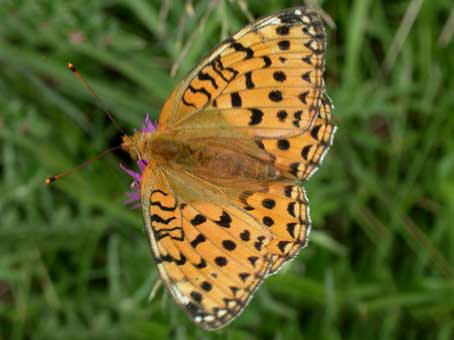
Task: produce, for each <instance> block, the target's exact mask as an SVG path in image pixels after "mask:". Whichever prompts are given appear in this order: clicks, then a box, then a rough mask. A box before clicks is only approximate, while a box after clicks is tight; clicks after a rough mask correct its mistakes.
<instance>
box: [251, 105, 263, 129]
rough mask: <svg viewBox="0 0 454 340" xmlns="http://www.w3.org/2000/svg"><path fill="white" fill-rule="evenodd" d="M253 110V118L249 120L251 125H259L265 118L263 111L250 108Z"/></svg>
mask: <svg viewBox="0 0 454 340" xmlns="http://www.w3.org/2000/svg"><path fill="white" fill-rule="evenodd" d="M249 111H251V113H252V114H251V120H250V121H249V125H250V126H252V125H257V124H259V123H260V122H261V121H262V118H263V112H262V111H261V110H259V109H254V108H252V109H249Z"/></svg>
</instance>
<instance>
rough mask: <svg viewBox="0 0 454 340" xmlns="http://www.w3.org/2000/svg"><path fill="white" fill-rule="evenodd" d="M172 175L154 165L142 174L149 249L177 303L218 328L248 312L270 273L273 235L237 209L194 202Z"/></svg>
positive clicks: (193, 316)
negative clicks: (270, 244) (255, 293)
mask: <svg viewBox="0 0 454 340" xmlns="http://www.w3.org/2000/svg"><path fill="white" fill-rule="evenodd" d="M174 175H175V174H173V175H172V174H171V173H170V176H168V173H167V171H165V170H161V169H159V168H158V167H156V166H154V167H152V166H150V165H149V166H148V167H147V168H146V170H145V172H144V175H143V178H145V181H143V183H145V184H143V186H142V188H141V193H142V213H143V219H144V222H145V229H146V232H147V235H148V238H149V241H150V247H151V249H152V253H153V255H154V258H155V262H156V263H157V267H158V270H159V272H160V274H161V278H162V279H163V281H164V283H165V285H166V286H167V288H168V289H169V291H170V293H171V294H172V296H173V297H174V298H175V300H176V301H177V303H178V304H180V305H182V306H183V308H184V309H185V311H186V312H187V314H188V315H189V317H190V318H191V319H192V320H193V321H194V322H195V323H197V324H198V325H200V326H202V327H203V328H206V329H209V330H212V329H217V328H220V327H222V326H224V325H225V324H226V323H228V322H229V321H231V320H232V319H233V318H234V317H235V316H236V315H238V314H239V313H240V312H241V311H242V310H243V309H244V307H245V306H246V304H247V302H248V301H249V299H250V297H251V296H252V294H253V293H254V291H255V289H256V288H257V287H258V285H259V284H260V283H261V282H262V281H263V279H264V277H265V276H266V275H267V273H268V271H269V269H270V266H271V260H272V255H271V254H269V253H268V251H267V248H266V247H267V245H268V244H269V243H270V242H271V234H270V233H269V232H267V231H266V230H265V229H263V228H262V227H261V225H260V224H259V223H257V222H255V221H254V220H253V219H252V218H251V217H250V216H249V215H248V214H247V213H245V212H244V211H243V210H242V209H240V208H238V207H236V206H234V205H230V204H224V205H221V204H218V203H215V202H213V203H212V202H206V201H205V202H197V201H193V200H192V196H191V195H185V194H182V193H181V192H180V191H178V189H175V185H178V183H176V182H173V180H172V178H173V176H174ZM178 178H179V179H180V180H181V179H182V180H185V178H184V175H183V176H182V175H181V174H179V177H178ZM196 181H198V180H196ZM199 184H200V186H202V185H203V183H202V182H200V183H199ZM194 186H195V188H193V190H195V191H197V184H195V185H194ZM216 197H218V199H219V200H221V201H222V198H220V197H219V196H216ZM218 199H215V201H217V200H218Z"/></svg>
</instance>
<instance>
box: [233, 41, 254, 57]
mask: <svg viewBox="0 0 454 340" xmlns="http://www.w3.org/2000/svg"><path fill="white" fill-rule="evenodd" d="M230 47H231V48H233V49H234V50H235V51H240V52H246V58H245V59H250V58H252V57H253V56H254V51H253V50H252V49H251V48H250V47H244V46H243V45H242V44H241V43H239V42H234V43H232V44H231V45H230Z"/></svg>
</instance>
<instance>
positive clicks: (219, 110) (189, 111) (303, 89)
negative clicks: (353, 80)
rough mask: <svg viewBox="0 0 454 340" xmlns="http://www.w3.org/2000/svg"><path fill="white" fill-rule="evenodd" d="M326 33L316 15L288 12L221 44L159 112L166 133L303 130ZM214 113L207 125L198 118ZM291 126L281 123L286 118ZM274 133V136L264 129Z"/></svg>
mask: <svg viewBox="0 0 454 340" xmlns="http://www.w3.org/2000/svg"><path fill="white" fill-rule="evenodd" d="M324 50H325V32H324V28H323V25H322V23H321V20H320V18H319V16H318V14H317V12H316V11H314V10H312V9H309V8H298V9H292V10H287V11H284V12H281V13H278V14H276V15H273V16H270V17H267V18H263V19H261V20H258V21H257V22H256V23H253V24H251V25H249V26H248V27H246V28H244V29H243V30H241V31H240V32H238V33H237V34H235V35H234V36H232V37H231V38H229V39H227V40H226V41H224V42H223V43H222V44H221V45H220V46H219V47H218V48H217V49H216V50H215V51H214V52H213V53H212V54H211V55H210V56H209V57H207V58H206V59H205V61H204V62H203V63H202V64H201V65H200V66H198V67H197V68H196V69H195V70H194V71H193V72H191V73H190V74H189V76H188V77H187V78H186V79H184V80H183V81H182V82H181V83H180V84H179V86H178V88H177V89H176V90H175V91H174V93H173V94H172V95H171V97H170V99H169V101H168V102H167V103H166V105H165V106H164V108H163V110H162V112H161V115H160V119H159V124H160V126H161V127H162V128H168V129H179V128H180V129H188V128H193V129H208V128H214V129H217V130H218V134H219V133H221V132H222V127H229V130H230V135H233V133H234V132H237V134H238V131H245V130H246V131H247V130H249V131H248V132H245V133H248V135H249V136H251V135H252V136H254V135H258V136H265V137H266V136H267V132H268V133H270V134H271V135H273V134H274V135H277V136H289V135H295V134H298V133H301V132H302V131H304V130H307V129H308V128H309V127H310V126H311V124H312V122H313V120H314V118H315V116H316V114H317V112H318V108H319V106H320V96H321V91H322V85H323V82H322V75H323V71H324V62H325V61H324ZM209 112H212V113H213V116H214V117H211V119H206V118H201V119H197V115H199V114H202V115H203V116H204V117H207V115H209ZM295 114H296V115H297V116H298V118H297V119H282V117H283V116H284V115H286V116H295ZM273 129H275V130H279V131H278V132H273V131H268V130H273Z"/></svg>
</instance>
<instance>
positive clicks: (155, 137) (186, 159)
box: [122, 131, 280, 182]
mask: <svg viewBox="0 0 454 340" xmlns="http://www.w3.org/2000/svg"><path fill="white" fill-rule="evenodd" d="M122 148H123V149H125V150H126V151H128V152H129V153H130V155H131V157H132V158H133V159H143V160H145V161H148V162H150V161H151V162H154V163H156V164H157V165H161V166H163V167H170V168H173V169H177V170H186V171H189V172H190V173H192V174H194V175H196V176H199V177H202V178H205V179H209V180H211V181H213V182H219V181H223V182H225V181H228V180H229V179H233V178H235V179H240V181H241V180H246V181H249V180H254V181H257V180H258V181H266V180H273V179H276V178H278V177H279V176H280V174H279V171H278V170H277V169H276V168H275V167H274V166H273V158H272V157H270V155H269V154H267V153H266V152H264V151H263V150H261V149H260V148H258V147H257V146H256V145H255V143H251V144H248V142H245V141H241V140H236V139H227V138H226V139H219V138H216V139H214V138H199V139H197V138H193V139H191V140H187V139H185V138H182V137H179V136H178V135H172V134H169V133H168V132H164V131H156V132H154V133H141V132H137V133H136V134H135V135H133V136H132V137H128V136H125V137H123V144H122Z"/></svg>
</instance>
